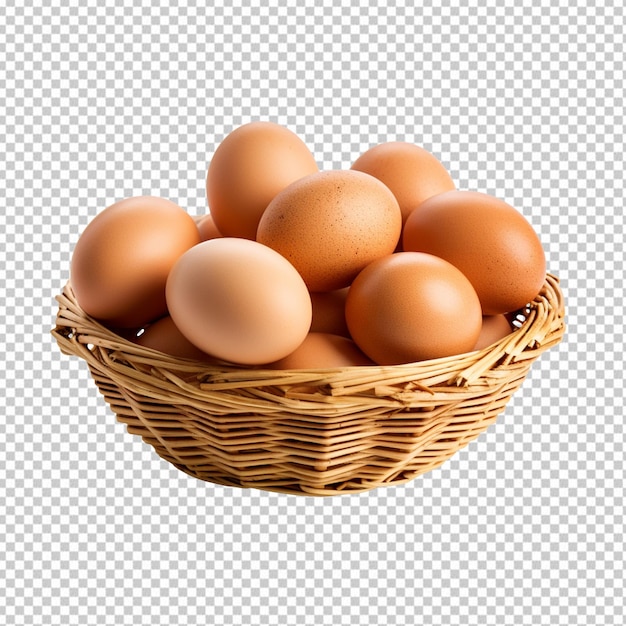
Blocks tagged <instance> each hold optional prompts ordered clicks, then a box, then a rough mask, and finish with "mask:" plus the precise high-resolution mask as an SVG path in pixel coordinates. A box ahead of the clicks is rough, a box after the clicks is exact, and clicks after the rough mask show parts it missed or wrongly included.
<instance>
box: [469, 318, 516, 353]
mask: <svg viewBox="0 0 626 626" xmlns="http://www.w3.org/2000/svg"><path fill="white" fill-rule="evenodd" d="M512 330H513V326H512V325H511V323H510V322H509V320H508V318H507V317H506V315H484V316H483V321H482V327H481V329H480V335H479V336H478V340H477V341H476V345H475V346H474V350H482V349H483V348H486V347H487V346H490V345H491V344H493V343H496V341H500V339H504V338H505V337H506V336H507V335H510V334H511V331H512Z"/></svg>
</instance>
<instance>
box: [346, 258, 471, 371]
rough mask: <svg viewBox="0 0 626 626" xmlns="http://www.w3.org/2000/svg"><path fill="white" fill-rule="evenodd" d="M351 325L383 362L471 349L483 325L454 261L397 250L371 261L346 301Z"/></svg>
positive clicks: (361, 341) (361, 345) (356, 338)
mask: <svg viewBox="0 0 626 626" xmlns="http://www.w3.org/2000/svg"><path fill="white" fill-rule="evenodd" d="M346 321H347V324H348V329H349V330H350V334H351V336H352V338H353V340H354V342H355V343H356V344H357V346H359V348H360V349H361V350H362V351H363V352H364V353H365V354H366V355H367V356H368V357H369V358H370V359H372V360H373V361H374V362H376V363H378V364H380V365H397V364H400V363H410V362H415V361H422V360H427V359H434V358H439V357H445V356H452V355H455V354H461V353H464V352H468V351H470V350H472V349H473V348H474V345H475V344H476V341H477V339H478V336H479V334H480V329H481V325H482V315H481V308H480V301H479V300H478V295H477V294H476V292H475V290H474V288H473V287H472V285H471V283H470V282H469V280H468V279H467V278H466V277H465V276H464V275H463V274H462V272H461V271H460V270H458V269H457V268H456V267H454V265H452V264H451V263H448V262H447V261H444V260H443V259H441V258H439V257H436V256H433V255H431V254H425V253H420V252H397V253H395V254H392V255H389V256H387V257H384V258H381V259H378V260H376V261H374V262H373V263H371V264H369V265H368V266H367V267H366V268H365V269H364V270H363V271H361V272H360V273H359V275H358V276H357V277H356V278H355V279H354V282H353V283H352V285H351V286H350V290H349V292H348V297H347V299H346Z"/></svg>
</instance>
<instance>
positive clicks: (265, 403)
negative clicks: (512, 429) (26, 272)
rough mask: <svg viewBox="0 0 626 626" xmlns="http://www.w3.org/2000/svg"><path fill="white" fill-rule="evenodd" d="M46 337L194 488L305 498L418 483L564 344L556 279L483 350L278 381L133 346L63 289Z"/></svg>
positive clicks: (279, 374)
mask: <svg viewBox="0 0 626 626" xmlns="http://www.w3.org/2000/svg"><path fill="white" fill-rule="evenodd" d="M56 299H57V301H58V303H59V310H58V314H57V319H56V327H55V328H54V329H53V330H52V334H53V336H54V337H55V339H56V341H57V343H58V345H59V348H60V349H61V351H62V352H63V353H64V354H67V355H75V356H78V357H81V358H83V359H84V360H85V361H86V362H87V364H88V366H89V369H90V372H91V375H92V377H93V379H94V380H95V382H96V384H97V386H98V388H99V390H100V392H101V393H102V395H103V396H104V398H105V400H106V402H107V403H108V405H109V407H110V408H111V410H112V411H113V412H114V413H115V414H116V416H117V419H118V420H119V421H120V422H123V423H124V424H126V425H127V428H128V432H129V433H131V434H134V435H139V436H141V437H142V439H143V440H144V441H145V442H146V443H148V444H150V445H151V446H153V448H154V450H155V451H156V452H157V454H159V456H161V457H162V458H163V459H165V460H167V461H168V462H170V463H172V464H173V465H174V466H175V467H177V468H178V469H180V470H182V471H183V472H186V473H188V474H190V475H191V476H194V477H196V478H198V479H200V480H204V481H208V482H211V483H215V484H221V485H229V486H233V487H245V488H254V489H261V490H265V491H276V492H281V493H291V494H300V495H308V496H331V495H339V494H347V493H356V492H362V491H368V490H371V489H374V488H377V487H381V486H388V485H397V484H401V483H406V482H408V481H411V480H413V479H414V478H415V477H417V476H419V475H420V474H424V473H425V472H428V471H430V470H432V469H434V468H436V467H438V466H440V465H441V464H442V463H444V462H445V461H446V460H447V459H449V458H450V457H451V456H452V455H453V454H455V453H456V452H457V451H458V450H460V449H461V448H463V447H465V446H466V445H467V444H468V443H470V442H471V441H472V440H474V439H476V438H477V437H478V436H479V435H480V434H481V433H483V432H484V431H485V430H486V429H487V428H488V427H489V426H490V425H491V424H493V423H494V421H495V420H496V418H497V416H498V415H499V414H500V413H501V412H502V411H503V410H504V408H505V406H506V404H507V402H508V401H509V399H510V398H511V396H512V395H513V393H514V392H515V391H516V390H517V389H518V388H519V386H520V385H521V383H522V382H523V380H524V379H525V378H526V375H527V374H528V371H529V369H530V367H531V365H532V363H533V362H534V361H535V359H537V358H538V357H539V356H540V355H541V354H542V353H543V352H544V351H545V350H548V349H549V348H551V347H553V346H554V345H556V344H557V343H558V342H559V341H560V340H561V338H562V337H563V333H564V332H565V323H564V317H565V310H564V303H563V295H562V293H561V290H560V288H559V281H558V278H556V277H555V276H553V275H551V274H548V275H547V277H546V281H545V284H544V286H543V288H542V290H541V292H540V293H539V295H538V296H537V298H536V299H535V300H534V301H533V302H532V303H530V305H529V306H528V307H527V309H526V310H525V311H524V315H523V317H524V321H523V322H522V324H521V326H520V327H519V328H517V329H515V330H514V331H513V332H512V333H511V334H510V335H508V336H507V337H505V338H504V339H502V340H500V341H498V342H496V343H494V344H492V345H491V346H489V347H487V348H485V349H483V350H479V351H474V352H471V353H467V354H462V355H458V356H454V357H447V358H441V359H434V360H430V361H422V362H418V363H411V364H405V365H394V366H362V367H348V368H336V369H324V370H320V369H318V370H290V371H284V370H280V371H276V370H266V369H253V368H244V367H235V366H232V365H229V364H223V363H215V364H212V363H199V362H195V361H190V360H185V359H178V358H174V357H171V356H167V355H165V354H162V353H160V352H156V351H154V350H151V349H148V348H144V347H142V346H138V345H136V344H135V343H132V342H131V341H128V340H126V339H124V338H122V337H120V336H118V335H116V334H114V333H113V332H111V331H110V330H108V329H107V328H105V327H104V326H102V325H101V324H99V323H98V322H97V321H95V320H94V319H92V318H91V317H89V316H87V315H86V314H85V313H84V312H83V311H82V310H81V309H80V307H79V306H78V304H77V302H76V299H75V297H74V294H73V291H72V287H71V285H70V284H69V283H68V284H67V285H66V286H65V288H64V290H63V292H62V294H60V295H58V296H57V298H56Z"/></svg>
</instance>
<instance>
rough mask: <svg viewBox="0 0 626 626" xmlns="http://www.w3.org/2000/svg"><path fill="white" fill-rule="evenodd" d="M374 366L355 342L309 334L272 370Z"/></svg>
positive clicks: (271, 365)
mask: <svg viewBox="0 0 626 626" xmlns="http://www.w3.org/2000/svg"><path fill="white" fill-rule="evenodd" d="M359 365H374V363H373V362H372V361H371V359H368V358H367V357H366V356H365V355H364V354H363V352H361V350H359V348H358V347H357V346H356V344H355V343H354V341H352V340H351V339H348V338H347V337H343V336H340V335H333V334H331V333H316V332H311V333H309V334H308V335H307V336H306V337H305V339H304V341H303V342H302V343H301V344H300V345H299V346H298V347H297V348H296V349H295V350H294V351H293V352H292V353H291V354H289V355H288V356H286V357H284V358H283V359H280V360H279V361H275V362H274V363H270V364H269V365H268V367H269V368H270V369H284V370H295V369H320V368H323V369H326V368H335V367H353V366H359Z"/></svg>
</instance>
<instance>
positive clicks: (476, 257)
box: [403, 191, 546, 315]
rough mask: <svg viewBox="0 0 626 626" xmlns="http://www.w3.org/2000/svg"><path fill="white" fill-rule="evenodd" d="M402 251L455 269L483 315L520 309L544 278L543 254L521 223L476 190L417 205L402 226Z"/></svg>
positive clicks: (528, 227) (496, 201) (532, 233)
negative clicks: (434, 258) (471, 290)
mask: <svg viewBox="0 0 626 626" xmlns="http://www.w3.org/2000/svg"><path fill="white" fill-rule="evenodd" d="M403 248H404V250H413V251H419V252H428V253H430V254H435V255H437V256H440V257H441V258H443V259H446V260H447V261H449V262H450V263H452V264H453V265H455V266H456V267H458V268H459V269H460V270H461V271H462V272H463V273H464V274H465V275H466V276H467V277H468V278H469V280H470V282H471V283H472V285H473V286H474V289H476V292H477V293H478V297H479V298H480V301H481V304H482V309H483V314H484V315H497V314H499V313H506V312H509V311H514V310H516V309H519V308H521V307H522V306H524V305H525V304H526V303H528V302H530V301H531V300H533V299H534V298H535V296H536V295H537V293H539V290H540V289H541V287H542V286H543V283H544V280H545V276H546V258H545V254H544V250H543V248H542V246H541V242H540V241H539V237H538V236H537V233H536V232H535V231H534V229H533V227H532V226H531V225H530V223H529V222H528V221H527V220H526V218H525V217H524V216H523V215H522V214H521V213H520V212H519V211H517V210H516V209H515V208H513V207H512V206H511V205H509V204H507V203H506V202H504V201H503V200H500V199H499V198H495V197H493V196H490V195H487V194H484V193H480V192H477V191H447V192H444V193H441V194H438V195H436V196H433V197H432V198H429V199H428V200H426V201H424V202H422V204H420V205H419V206H418V207H417V208H416V209H415V210H414V211H413V212H412V213H411V215H410V216H409V218H408V220H407V221H406V224H405V225H404V233H403Z"/></svg>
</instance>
